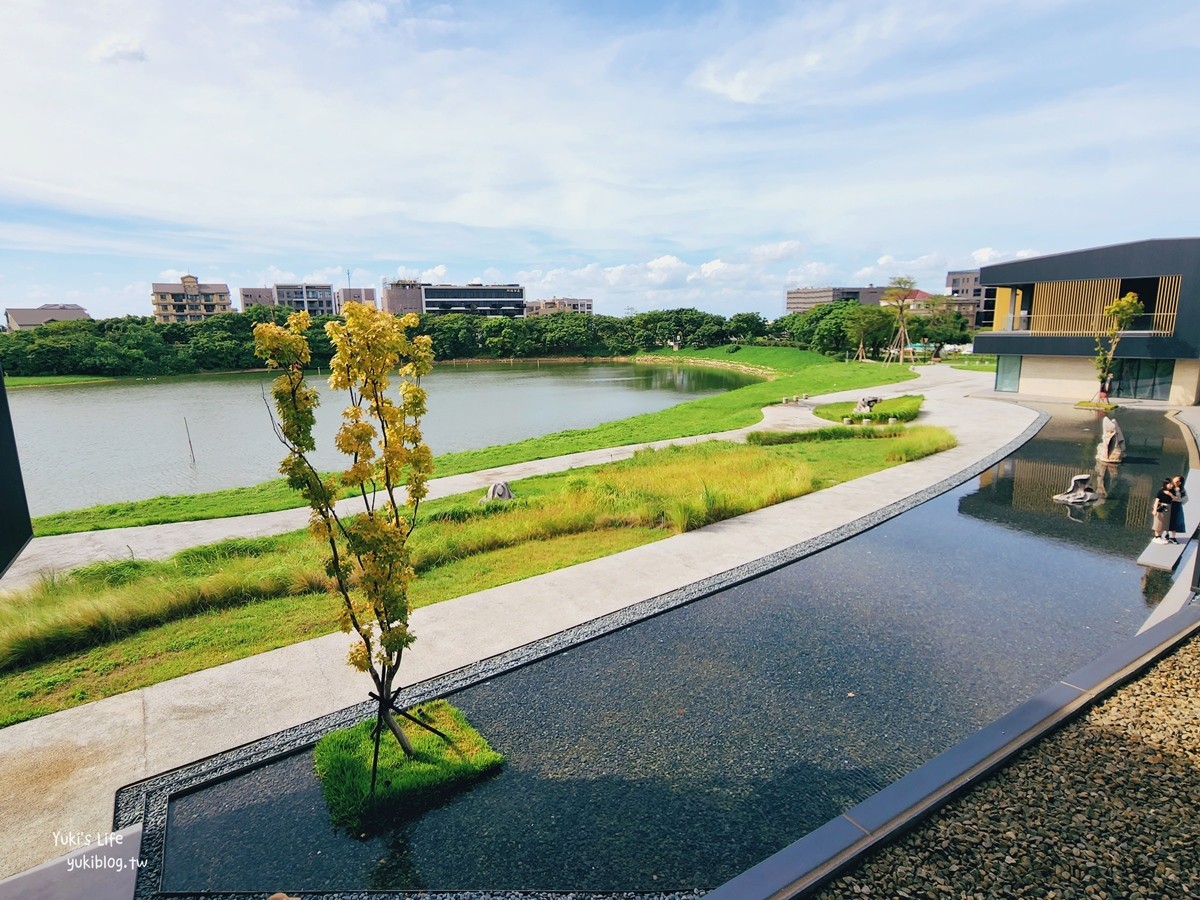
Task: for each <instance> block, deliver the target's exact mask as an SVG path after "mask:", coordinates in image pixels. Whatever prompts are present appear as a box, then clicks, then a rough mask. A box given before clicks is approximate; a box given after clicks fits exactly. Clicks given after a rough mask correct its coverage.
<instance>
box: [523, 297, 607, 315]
mask: <svg viewBox="0 0 1200 900" xmlns="http://www.w3.org/2000/svg"><path fill="white" fill-rule="evenodd" d="M556 312H577V313H586V314H587V315H589V316H590V315H591V314H592V301H591V300H583V299H578V298H575V297H552V298H551V299H549V300H526V301H525V315H526V316H548V315H550V314H551V313H556Z"/></svg>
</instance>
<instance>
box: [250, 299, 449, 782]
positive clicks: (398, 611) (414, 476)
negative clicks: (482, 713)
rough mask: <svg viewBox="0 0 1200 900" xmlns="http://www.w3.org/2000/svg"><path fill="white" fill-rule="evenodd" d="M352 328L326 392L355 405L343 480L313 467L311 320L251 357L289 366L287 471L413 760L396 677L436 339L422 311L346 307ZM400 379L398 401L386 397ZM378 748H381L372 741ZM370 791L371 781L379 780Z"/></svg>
mask: <svg viewBox="0 0 1200 900" xmlns="http://www.w3.org/2000/svg"><path fill="white" fill-rule="evenodd" d="M343 314H344V316H345V322H344V323H342V322H337V321H333V322H329V323H327V324H326V325H325V333H326V334H327V336H328V338H329V341H330V343H331V344H332V346H333V348H334V353H333V356H332V357H331V359H330V376H329V386H330V387H332V388H334V389H335V390H336V389H340V390H345V391H347V392H348V393H349V398H350V405H349V406H348V407H347V408H346V409H345V411H344V412H343V414H342V426H341V428H339V429H338V432H337V434H336V436H335V437H334V443H335V445H336V446H337V448H338V450H340V451H341V452H342V453H344V454H346V455H347V457H349V465H348V466H347V468H346V469H345V470H344V471H343V472H341V473H340V474H339V475H331V476H327V477H322V476H321V474H320V473H319V472H318V471H317V470H316V468H315V467H314V466H313V464H312V463H311V462H310V461H309V454H310V453H312V451H313V450H314V449H315V447H316V444H315V441H314V439H313V435H312V429H313V424H314V422H315V421H316V417H315V414H314V412H315V409H316V406H317V403H318V394H317V391H316V390H315V389H314V388H311V387H309V386H308V385H307V384H306V383H305V381H304V367H305V366H306V365H307V364H308V363H309V362H310V360H311V353H310V349H309V342H308V339H307V337H306V332H307V331H308V330H309V328H310V327H311V324H312V323H311V320H310V318H309V315H308V313H303V312H300V313H293V314H292V315H290V316H289V317H288V324H287V327H286V328H284V327H281V326H279V325H276V324H274V323H271V322H263V323H260V324H258V325H255V326H254V348H255V353H256V354H257V355H258V356H259V357H260V358H262V359H264V360H266V363H267V365H268V366H269V367H270V368H278V369H281V370H282V374H281V375H280V376H279V377H278V378H276V379H275V381H274V382H273V383H272V386H271V393H272V396H273V397H274V398H275V406H276V410H277V411H278V414H279V421H278V423H277V425H276V434H277V435H278V436H279V439H280V441H281V442H282V443H283V444H284V446H285V447H286V448H287V455H286V456H285V457H284V459H283V462H282V463H280V466H279V470H280V472H282V473H283V474H284V475H285V476H286V477H287V480H288V484H289V485H290V486H291V487H292V488H294V489H295V490H296V491H297V492H299V493H300V495H301V496H303V497H304V499H305V500H306V501H308V505H309V507H310V508H311V509H312V515H311V516H310V518H309V530H310V531H311V532H312V534H313V536H314V537H315V538H316V539H317V540H319V541H321V542H322V543H324V544H325V545H326V546H327V547H328V550H329V554H328V556H327V557H326V571H327V572H328V574H329V576H330V579H331V582H332V591H333V592H334V593H335V594H336V595H337V596H338V597H339V598H340V599H341V623H340V624H341V626H342V630H343V631H347V632H349V631H350V630H353V631H354V632H355V633H356V634H357V636H358V640H357V641H355V642H354V644H353V645H352V647H351V650H350V664H351V665H353V666H354V667H355V668H357V669H359V670H360V671H363V672H368V673H369V674H370V676H371V680H372V681H373V682H374V685H375V691H374V692H373V693H372V695H371V696H372V697H373V698H374V699H375V700H376V702H377V717H376V718H377V720H376V729H377V730H376V737H377V738H378V734H379V733H381V731H382V729H383V728H384V727H386V728H387V729H388V730H389V731H391V733H392V734H393V735H394V736H395V738H396V740H397V741H398V742H399V743H400V746H401V747H403V748H404V752H405V754H406V755H408V756H412V755H413V749H412V745H411V744H410V742H409V740H408V737H407V736H406V735H405V734H404V731H403V729H401V727H400V725H399V723H398V722H397V721H396V717H395V714H396V713H399V715H401V716H405V717H406V718H411V717H409V716H407V714H406V713H405V712H403V711H402V710H398V709H397V708H396V707H395V698H396V693H397V691H398V689H396V688H395V687H394V682H395V677H396V673H397V672H398V671H399V668H400V661H401V658H402V656H403V653H404V651H405V650H406V649H407V648H408V647H409V646H411V645H412V642H413V635H412V633H411V632H410V631H409V628H408V618H409V613H410V610H411V608H410V604H409V599H408V587H409V585H410V584H411V582H412V580H413V578H414V577H415V573H414V570H413V566H412V563H411V560H410V557H409V551H408V547H407V540H408V536H409V534H410V533H411V532H412V529H413V526H414V525H415V523H416V515H417V508H418V506H419V505H420V502H421V500H422V499H423V498H424V497H425V494H426V484H427V482H428V479H429V474H430V472H431V471H432V469H433V457H432V455H431V454H430V452H429V447H428V446H426V444H425V443H424V440H423V439H422V436H421V429H420V422H421V417H422V416H423V415H424V413H425V391H424V390H423V389H422V388H421V384H420V382H421V377H422V376H423V375H426V374H428V373H429V371H430V370H431V369H432V368H433V349H432V346H431V341H430V339H429V337H428V336H425V335H418V336H416V337H413V338H410V337H409V335H408V330H409V329H410V328H414V327H415V326H416V324H417V317H416V316H415V315H411V314H410V315H407V316H404V317H403V318H397V317H396V316H393V315H391V314H389V313H386V312H381V311H379V310H376V309H375V308H374V307H373V306H368V305H366V304H362V303H349V304H346V306H345V308H344V310H343ZM393 377H398V378H399V381H400V385H399V403H397V402H396V401H395V400H394V399H393V398H392V397H391V396H390V395H389V393H388V391H389V388H390V386H391V381H392V378H393ZM347 487H349V488H352V489H353V491H354V493H355V494H356V495H357V496H358V497H359V499H360V500H361V501H362V511H361V512H360V513H359V514H358V515H356V516H353V517H347V516H345V515H341V514H339V513H338V511H337V510H336V509H335V507H334V503H335V501H336V500H337V497H338V495H339V494H340V493H341V491H342V490H343V489H344V488H347ZM376 748H377V750H378V744H377V745H376ZM372 787H373V784H372Z"/></svg>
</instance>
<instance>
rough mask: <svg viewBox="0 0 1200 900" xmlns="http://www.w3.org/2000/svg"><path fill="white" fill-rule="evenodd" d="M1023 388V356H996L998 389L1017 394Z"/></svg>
mask: <svg viewBox="0 0 1200 900" xmlns="http://www.w3.org/2000/svg"><path fill="white" fill-rule="evenodd" d="M1020 389H1021V357H1019V356H997V357H996V390H997V391H1004V392H1005V393H1009V394H1015V393H1017V391H1019V390H1020Z"/></svg>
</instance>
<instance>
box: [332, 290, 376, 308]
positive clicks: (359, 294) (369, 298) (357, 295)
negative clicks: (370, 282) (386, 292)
mask: <svg viewBox="0 0 1200 900" xmlns="http://www.w3.org/2000/svg"><path fill="white" fill-rule="evenodd" d="M347 303H366V304H368V305H369V306H374V305H375V288H373V287H369V288H351V287H345V288H338V289H337V290H336V291H334V292H333V305H334V307H335V308H336V309H337V311H338V312H341V311H342V307H344V306H345V305H346V304H347Z"/></svg>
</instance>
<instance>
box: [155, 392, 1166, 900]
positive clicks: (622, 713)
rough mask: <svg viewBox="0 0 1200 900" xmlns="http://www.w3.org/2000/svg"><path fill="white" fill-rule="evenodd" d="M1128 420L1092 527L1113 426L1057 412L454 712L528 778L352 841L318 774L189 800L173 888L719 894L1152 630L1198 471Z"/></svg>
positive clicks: (275, 767) (474, 693)
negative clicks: (1154, 556)
mask: <svg viewBox="0 0 1200 900" xmlns="http://www.w3.org/2000/svg"><path fill="white" fill-rule="evenodd" d="M1119 421H1120V423H1121V426H1122V428H1123V429H1124V431H1125V434H1126V437H1127V440H1128V443H1129V457H1128V459H1127V461H1126V462H1125V463H1124V464H1122V465H1121V466H1120V467H1119V468H1118V470H1117V471H1116V472H1109V473H1104V474H1105V479H1106V481H1105V486H1106V490H1107V491H1108V499H1107V500H1106V502H1105V503H1104V504H1103V505H1101V506H1096V507H1093V508H1092V509H1091V510H1090V511H1088V512H1086V513H1084V514H1083V515H1082V516H1072V515H1068V511H1067V510H1065V509H1064V508H1062V507H1061V506H1059V505H1058V504H1054V503H1053V502H1050V501H1049V496H1050V495H1052V494H1054V493H1058V492H1059V491H1061V490H1063V489H1064V488H1065V487H1066V485H1067V483H1068V482H1069V481H1070V477H1071V476H1072V475H1074V474H1077V473H1076V471H1075V470H1076V469H1078V470H1079V471H1080V472H1083V471H1088V470H1089V467H1090V466H1093V465H1094V458H1093V457H1094V448H1095V444H1096V441H1097V440H1098V436H1099V423H1098V421H1097V420H1095V419H1094V418H1092V417H1091V416H1090V414H1077V413H1076V411H1074V410H1066V409H1058V408H1056V409H1055V410H1054V419H1053V420H1052V421H1051V422H1050V423H1049V424H1048V425H1047V426H1046V427H1045V428H1044V429H1043V430H1042V432H1041V433H1040V434H1039V435H1038V436H1037V437H1036V438H1034V439H1033V440H1032V441H1031V442H1029V443H1028V444H1027V445H1025V447H1023V448H1022V449H1021V450H1020V451H1018V452H1017V453H1014V454H1013V455H1012V456H1010V457H1009V458H1007V459H1006V460H1004V461H1003V462H1002V463H1000V464H999V465H997V466H995V467H994V468H992V469H990V470H988V471H987V472H985V473H984V474H983V475H982V476H980V477H978V478H974V479H971V481H970V482H968V483H965V484H963V485H961V486H960V487H958V488H956V489H954V490H951V491H949V492H947V493H945V494H943V495H941V496H940V497H937V498H936V499H934V500H931V501H929V502H927V503H925V504H922V505H921V506H919V507H917V508H915V509H912V510H910V511H909V512H906V513H904V514H902V515H900V516H898V517H896V518H893V519H891V520H889V521H888V522H886V523H884V524H882V525H879V526H877V527H876V528H873V529H871V530H869V531H866V532H864V533H862V534H860V535H858V536H856V537H853V538H851V539H849V540H847V541H845V542H843V543H841V544H838V545H835V546H833V547H830V548H828V549H826V550H824V551H821V552H820V553H817V554H814V555H812V556H809V557H807V558H805V559H802V560H800V561H798V562H795V563H792V564H790V565H787V566H785V567H783V568H780V569H777V570H775V571H773V572H769V573H767V574H764V575H761V576H759V577H757V578H754V579H752V580H750V581H748V582H745V583H743V584H740V585H737V586H735V587H731V588H728V589H725V590H722V591H719V592H717V593H715V594H712V595H710V596H708V597H705V598H703V599H701V600H698V601H696V602H693V603H690V604H687V605H685V606H681V607H678V608H676V609H673V610H671V611H669V612H666V613H663V614H661V615H658V616H656V617H654V618H651V619H647V620H645V621H641V622H638V623H636V624H634V625H631V626H628V627H626V628H623V629H621V630H619V631H616V632H613V633H611V634H609V635H606V636H604V637H601V638H598V639H595V640H592V641H590V642H587V643H584V644H579V645H577V646H574V647H572V648H570V649H568V650H565V651H563V652H561V653H558V654H556V655H554V656H551V657H548V658H545V659H542V660H539V661H537V662H534V663H531V664H529V665H526V666H524V667H522V668H519V669H515V670H512V671H509V672H506V673H504V674H501V675H498V676H496V677H494V678H492V679H490V680H488V681H484V682H482V683H478V684H475V685H472V686H470V687H468V688H466V689H463V690H460V691H458V692H456V693H454V694H452V695H451V696H450V700H451V701H452V702H453V703H455V704H456V705H458V706H459V707H460V708H461V709H462V710H463V711H464V712H465V713H466V715H467V716H468V718H469V719H470V720H471V721H472V723H473V724H474V725H475V726H476V727H478V728H479V729H480V731H482V732H483V733H484V734H485V735H487V736H488V738H489V740H490V741H491V742H492V744H493V745H494V746H495V747H496V748H497V749H499V750H500V751H501V752H503V753H504V754H506V755H507V757H508V765H507V767H506V768H505V770H504V771H503V772H501V773H500V774H499V775H497V776H495V777H493V778H491V779H489V780H487V781H485V782H483V783H482V784H479V785H477V786H475V787H474V788H472V789H471V790H470V791H469V792H467V793H464V794H461V795H459V796H457V797H455V798H454V799H452V800H450V801H448V802H447V803H446V804H444V805H443V806H441V807H439V808H437V809H434V810H432V811H430V812H427V813H425V814H423V815H421V816H419V817H417V818H415V819H413V820H411V821H409V822H407V823H405V824H403V825H402V826H401V827H398V828H397V829H396V830H395V831H393V832H392V833H390V834H387V835H383V836H379V837H375V838H371V839H367V840H358V839H356V838H352V837H349V836H347V835H344V834H342V833H340V832H339V831H338V830H337V829H335V828H333V827H332V826H331V825H330V824H329V823H328V819H327V817H326V813H325V809H324V803H323V801H322V798H321V793H320V789H319V787H318V785H317V783H316V780H315V778H314V776H313V774H312V760H311V756H310V754H309V753H308V752H301V753H297V754H293V755H291V756H288V757H285V758H283V759H280V760H277V761H275V762H272V763H269V764H267V765H264V766H261V767H259V768H257V769H254V770H252V771H250V772H248V773H246V774H241V775H238V776H235V777H233V778H230V779H228V780H225V781H222V782H220V783H216V784H210V785H207V786H205V787H203V788H201V789H199V790H196V791H194V792H192V793H189V794H184V795H180V796H177V797H175V798H173V799H172V801H171V803H170V806H169V812H168V827H167V833H166V851H165V864H164V880H163V889H164V890H177V891H183V890H189V891H199V890H208V891H247V890H258V891H270V890H274V889H277V888H276V887H275V886H277V885H282V884H286V885H288V886H289V887H290V889H294V890H339V889H341V890H348V889H355V888H358V889H368V888H374V889H416V888H427V889H432V890H454V889H545V890H590V891H670V890H682V889H693V888H711V887H715V886H716V885H718V884H720V883H722V882H724V881H726V880H728V879H729V878H731V877H733V876H734V875H737V874H738V873H740V872H742V871H744V870H745V869H747V868H749V867H750V866H752V865H754V864H755V863H757V862H759V861H760V860H762V859H763V858H765V857H766V856H768V855H770V854H771V853H773V852H775V851H776V850H778V849H780V848H781V847H783V846H785V845H787V844H789V843H791V842H792V841H794V840H796V839H798V838H799V837H801V836H803V835H804V834H806V833H807V832H809V831H811V830H812V829H814V828H816V827H817V826H819V825H821V824H822V823H824V822H825V821H827V820H829V819H831V818H833V817H835V816H837V815H838V814H840V813H841V812H843V811H844V810H846V809H847V808H849V807H850V806H852V805H854V804H855V803H858V802H859V801H861V800H863V799H865V798H866V797H867V796H869V795H870V794H872V793H874V792H875V791H877V790H879V789H881V788H882V787H884V786H886V785H887V784H889V783H891V782H892V781H894V780H896V779H897V778H899V777H901V776H902V775H904V774H906V773H907V772H909V771H911V770H913V769H914V768H916V767H917V766H919V765H921V764H922V763H924V762H925V761H926V760H928V759H930V758H931V757H932V756H934V755H936V754H938V753H939V752H941V751H943V750H945V749H946V748H947V747H949V746H951V745H953V744H954V743H956V742H958V741H960V740H962V739H963V738H965V737H967V736H968V735H970V734H971V733H973V732H974V731H976V730H978V729H979V728H980V727H982V726H984V725H986V724H988V723H989V722H991V721H993V720H995V719H996V718H997V717H999V716H1000V715H1002V714H1003V713H1005V712H1007V711H1009V710H1011V709H1012V708H1013V707H1015V706H1016V705H1017V704H1019V703H1020V702H1022V701H1024V700H1025V699H1027V698H1028V697H1030V696H1032V695H1033V694H1035V693H1037V692H1038V691H1040V690H1041V689H1042V688H1044V687H1045V686H1046V685H1047V684H1048V683H1050V682H1052V681H1054V680H1055V679H1057V678H1059V677H1061V676H1062V675H1064V674H1066V673H1068V672H1071V671H1073V670H1074V669H1076V668H1078V667H1080V666H1081V665H1083V664H1085V663H1087V662H1090V661H1091V660H1093V659H1095V658H1096V657H1097V656H1099V655H1100V654H1101V653H1102V652H1104V651H1105V650H1106V649H1108V648H1109V647H1111V646H1112V645H1114V644H1115V643H1117V642H1118V641H1120V640H1122V639H1124V638H1126V637H1128V636H1130V635H1132V634H1133V633H1134V632H1135V631H1136V630H1137V628H1138V626H1139V625H1140V624H1141V623H1142V622H1143V621H1144V619H1145V618H1146V616H1147V614H1148V606H1151V605H1153V603H1154V602H1156V599H1157V598H1154V597H1147V596H1146V593H1145V592H1144V586H1143V584H1142V572H1141V570H1140V569H1139V567H1138V566H1137V565H1136V563H1135V560H1136V556H1137V552H1138V551H1139V550H1140V549H1141V548H1142V547H1144V546H1145V543H1146V541H1147V539H1148V537H1149V531H1148V515H1149V514H1148V504H1149V499H1148V498H1149V496H1151V495H1152V494H1153V492H1154V488H1155V486H1156V485H1157V479H1159V478H1160V477H1163V476H1165V475H1167V474H1173V473H1175V472H1182V471H1184V469H1185V468H1186V461H1187V447H1186V444H1185V443H1184V441H1183V439H1182V436H1181V432H1180V429H1179V427H1178V426H1176V425H1175V424H1174V423H1173V422H1171V421H1170V420H1168V419H1166V418H1165V417H1164V416H1163V415H1161V414H1158V413H1140V412H1139V413H1130V412H1122V413H1121V414H1120V415H1119ZM1089 446H1090V448H1091V449H1090V450H1089ZM1064 474H1065V476H1066V477H1063V476H1064Z"/></svg>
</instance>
